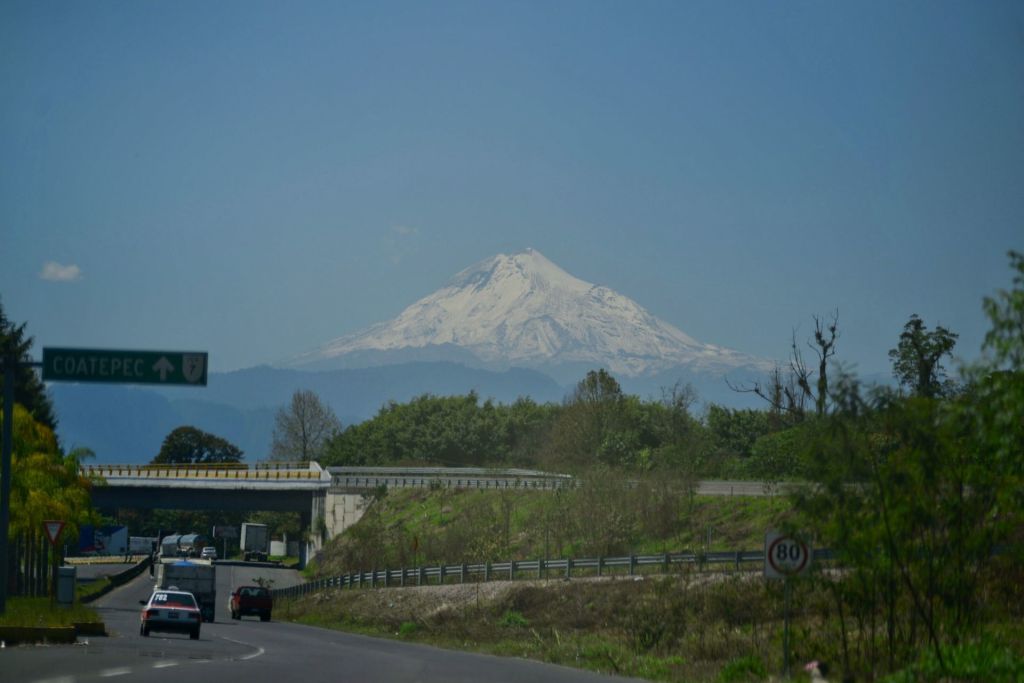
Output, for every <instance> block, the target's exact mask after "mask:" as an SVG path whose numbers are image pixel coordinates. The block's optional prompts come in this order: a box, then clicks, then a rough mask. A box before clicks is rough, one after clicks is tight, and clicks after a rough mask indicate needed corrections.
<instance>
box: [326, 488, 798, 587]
mask: <svg viewBox="0 0 1024 683" xmlns="http://www.w3.org/2000/svg"><path fill="white" fill-rule="evenodd" d="M553 495H554V494H552V493H550V492H542V491H541V492H538V491H534V492H515V493H503V494H501V496H502V497H501V498H499V494H497V493H495V492H488V491H474V490H470V491H428V490H425V489H406V490H396V491H392V492H389V493H388V495H387V496H386V497H385V498H384V499H383V500H381V501H379V502H377V503H375V504H374V505H375V506H376V509H375V510H374V511H373V514H376V515H378V519H379V524H380V526H381V527H382V528H384V529H387V530H390V531H391V532H392V537H391V538H392V539H394V538H395V536H398V537H400V539H403V538H404V539H405V540H406V541H407V542H408V543H409V545H410V546H411V545H412V544H413V543H415V546H416V552H415V553H413V552H412V548H411V547H410V548H407V549H406V550H407V552H406V553H405V554H404V557H405V559H406V562H404V563H403V562H400V561H398V560H396V559H395V558H394V556H393V554H392V557H390V558H387V559H382V560H380V561H379V562H378V563H376V565H377V566H378V567H383V566H392V567H397V566H400V564H406V565H407V566H416V565H429V564H438V563H441V562H457V561H467V562H482V561H484V560H492V561H503V560H508V559H517V560H518V559H534V558H537V557H545V558H549V559H557V558H559V557H584V556H594V555H593V554H590V553H587V552H586V550H587V548H586V546H585V543H584V542H583V541H582V540H580V539H579V538H576V537H574V536H573V535H572V534H573V533H574V529H573V528H572V525H571V524H557V522H551V526H556V525H557V526H558V527H559V530H553V529H546V528H545V522H544V521H543V520H544V519H545V514H546V510H547V509H549V508H550V506H551V505H552V497H553ZM503 505H504V506H505V508H506V509H508V510H509V511H510V512H509V515H508V519H509V528H508V534H507V536H508V542H507V544H506V543H497V545H499V546H501V547H500V548H498V549H493V544H492V545H491V546H489V547H490V548H492V552H491V553H490V555H491V556H490V557H486V556H480V555H479V554H474V553H473V549H474V548H483V549H482V550H480V551H478V552H481V553H486V548H484V546H485V545H486V544H484V543H483V542H481V541H479V540H478V541H477V542H476V543H475V544H474V543H473V539H472V538H470V539H467V540H466V541H465V543H466V545H467V546H468V547H467V548H465V549H461V548H459V547H457V544H456V543H455V542H454V541H453V539H452V536H453V533H452V532H453V530H459V531H458V533H461V534H465V533H466V532H465V529H467V528H473V527H476V528H477V529H478V530H479V532H480V533H481V534H483V535H486V534H489V533H490V534H491V535H494V534H495V533H496V534H497V535H498V536H504V532H505V529H504V522H503V519H504V518H503V512H502V506H503ZM681 507H682V509H681V511H680V513H679V514H678V515H677V517H676V519H675V520H674V521H673V522H672V523H671V525H669V526H670V531H669V533H667V534H662V535H657V534H652V533H649V532H648V533H644V530H643V525H640V524H637V525H635V526H636V530H635V533H634V534H633V537H632V539H631V542H630V543H629V545H628V547H624V548H622V552H620V553H610V554H628V553H630V552H632V553H633V554H657V553H663V552H679V551H694V550H701V549H708V550H754V549H757V548H760V547H762V546H763V544H764V533H765V531H766V530H768V529H769V528H772V527H774V526H775V525H776V524H777V523H778V522H779V521H780V520H781V519H782V518H784V517H785V516H786V515H787V514H788V510H789V507H788V501H787V500H786V499H784V498H754V497H739V496H737V497H715V496H696V497H694V498H693V500H692V504H687V505H683V506H681ZM482 511H483V512H482ZM488 511H490V512H488ZM369 514H370V513H368V515H369ZM486 514H493V516H494V520H493V521H494V522H495V524H494V525H493V526H495V527H497V529H494V528H493V527H492V528H490V529H488V528H482V529H481V528H480V526H481V525H480V519H481V516H482V515H486ZM551 514H556V513H551ZM548 519H549V520H550V519H551V518H550V517H549V518H548ZM563 521H564V520H563ZM360 524H362V522H361V523H360ZM357 526H359V525H357ZM558 531H561V533H562V537H561V538H559V537H558V536H559V533H558ZM709 532H710V546H708V545H707V541H708V538H709ZM357 533H358V532H357ZM350 537H351V536H350ZM412 539H415V541H413V540H412ZM398 542H401V540H399V541H398ZM347 543H351V541H350V540H349V539H347V538H346V536H342V537H339V538H337V539H334V540H333V541H332V542H331V543H328V544H327V547H326V548H325V550H324V554H323V556H322V558H321V560H320V562H319V565H318V568H317V574H319V575H321V576H331V575H337V574H342V573H346V572H350V571H357V570H359V569H365V570H369V569H371V568H372V567H370V566H364V567H358V566H347V564H346V560H345V554H344V553H343V552H342V551H341V549H342V548H343V547H344V546H345V545H346V544H347ZM453 547H454V548H455V550H454V551H453ZM460 553H463V554H462V555H461V557H460V556H458V555H459V554H460ZM414 559H415V561H414Z"/></svg>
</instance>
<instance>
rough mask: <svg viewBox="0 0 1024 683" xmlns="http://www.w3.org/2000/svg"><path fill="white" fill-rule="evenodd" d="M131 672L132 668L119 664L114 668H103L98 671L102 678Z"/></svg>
mask: <svg viewBox="0 0 1024 683" xmlns="http://www.w3.org/2000/svg"><path fill="white" fill-rule="evenodd" d="M131 672H132V670H131V669H130V668H128V667H127V666H120V667H118V668H116V669H104V670H103V671H101V672H100V676H102V677H103V678H112V677H114V676H126V675H128V674H130V673H131Z"/></svg>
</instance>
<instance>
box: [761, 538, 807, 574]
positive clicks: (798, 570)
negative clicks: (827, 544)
mask: <svg viewBox="0 0 1024 683" xmlns="http://www.w3.org/2000/svg"><path fill="white" fill-rule="evenodd" d="M810 567H811V550H810V548H808V547H807V544H806V543H804V542H803V541H801V540H800V539H798V538H795V537H793V536H787V535H785V534H781V533H779V532H777V531H769V532H768V533H767V534H765V537H764V576H765V578H766V579H787V578H790V577H793V576H800V575H801V574H804V573H806V572H807V570H808V569H810Z"/></svg>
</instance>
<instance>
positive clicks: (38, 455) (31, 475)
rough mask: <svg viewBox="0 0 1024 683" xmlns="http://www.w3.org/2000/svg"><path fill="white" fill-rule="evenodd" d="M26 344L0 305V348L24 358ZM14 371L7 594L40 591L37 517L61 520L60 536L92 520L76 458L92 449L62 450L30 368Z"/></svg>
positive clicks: (48, 560) (44, 554)
mask: <svg viewBox="0 0 1024 683" xmlns="http://www.w3.org/2000/svg"><path fill="white" fill-rule="evenodd" d="M31 346H32V338H31V337H27V336H26V335H25V325H24V324H21V325H14V324H12V323H10V321H8V320H7V318H6V317H5V316H4V315H3V310H2V309H0V351H2V352H4V353H13V354H14V355H15V356H16V357H17V358H18V359H19V360H28V359H30V355H29V351H30V349H31ZM14 377H15V381H16V384H15V387H14V396H15V404H14V406H13V407H12V408H13V410H12V413H13V418H14V419H13V421H12V425H11V427H12V436H13V440H12V452H11V491H10V506H11V507H10V525H9V527H8V543H9V545H8V550H9V552H8V555H7V556H6V557H4V558H0V561H4V562H7V563H8V566H7V569H8V576H9V577H10V579H11V589H12V590H11V594H12V595H42V594H45V593H46V591H47V588H48V581H49V578H50V575H51V573H50V567H51V566H52V557H51V556H50V554H51V553H52V550H51V548H50V543H49V541H48V540H47V539H46V537H45V533H44V531H43V521H44V520H62V521H63V522H65V527H64V531H63V536H62V539H63V540H64V541H66V540H67V539H73V538H75V537H76V536H77V534H78V529H79V527H80V526H81V525H82V524H90V523H95V522H96V521H98V516H97V515H96V514H95V512H94V511H93V509H92V502H91V500H90V499H89V488H90V485H91V484H90V482H89V481H88V480H87V479H85V478H84V477H82V475H81V473H80V471H79V465H80V461H81V460H82V459H84V458H87V457H90V456H91V455H92V453H91V452H90V451H88V450H85V449H79V450H75V451H72V452H70V453H65V452H64V450H63V449H62V448H61V447H60V444H59V443H58V441H57V437H56V434H55V433H54V425H56V422H57V421H56V419H55V418H54V416H53V410H52V405H51V403H50V399H49V397H48V396H47V395H46V392H45V390H44V388H43V384H42V382H41V381H40V380H39V378H38V376H37V375H36V373H35V371H34V370H32V369H31V368H23V369H20V370H18V371H16V373H15V375H14ZM7 379H8V378H7V377H5V378H4V380H5V381H6V380H7ZM0 423H2V418H0Z"/></svg>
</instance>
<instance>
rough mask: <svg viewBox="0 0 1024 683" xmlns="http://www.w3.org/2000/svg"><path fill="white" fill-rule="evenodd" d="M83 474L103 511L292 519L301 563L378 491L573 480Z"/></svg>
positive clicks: (442, 472)
mask: <svg viewBox="0 0 1024 683" xmlns="http://www.w3.org/2000/svg"><path fill="white" fill-rule="evenodd" d="M82 474H83V475H85V476H87V477H90V478H93V479H94V480H95V481H96V482H97V483H96V484H95V485H94V486H93V489H92V500H93V504H94V505H95V506H96V507H97V508H99V509H101V510H111V509H116V508H141V509H150V510H152V509H163V510H240V511H246V510H270V511H275V512H276V511H286V512H298V513H299V515H300V517H301V520H302V528H303V530H304V531H305V530H309V529H320V530H321V531H322V534H309V535H307V537H308V538H309V539H310V540H309V541H308V542H306V543H304V544H301V545H300V548H301V550H300V559H301V560H302V562H303V564H305V562H306V560H307V558H308V557H311V554H312V553H314V552H316V551H317V550H319V549H320V547H321V546H322V542H323V541H325V540H327V539H330V538H333V537H334V536H336V535H338V534H340V533H342V532H343V531H344V530H345V529H347V528H348V527H350V526H352V525H353V524H355V523H356V522H357V521H359V518H360V517H362V516H363V513H364V512H365V511H366V508H367V507H368V506H369V503H370V501H371V500H372V497H373V494H374V493H375V492H376V491H377V490H378V489H380V488H381V487H384V488H387V489H396V488H456V489H474V488H475V489H512V490H520V491H523V490H538V491H556V490H559V489H566V488H571V487H573V486H576V485H577V483H578V482H577V481H576V480H575V479H574V478H573V477H572V476H570V475H567V474H552V473H550V472H540V471H537V470H524V469H491V468H482V467H328V468H326V469H325V468H322V467H321V466H320V465H319V464H317V463H315V462H309V463H276V462H267V463H256V464H255V465H253V466H249V465H244V464H230V465H177V466H173V465H90V466H85V467H83V468H82ZM787 488H788V487H787V486H786V485H785V484H781V485H780V484H775V485H767V484H764V483H761V482H746V481H701V482H697V485H696V491H695V492H696V493H698V494H701V495H716V496H737V495H739V496H764V495H777V494H778V493H782V492H784V491H785V490H786V489H787Z"/></svg>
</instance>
